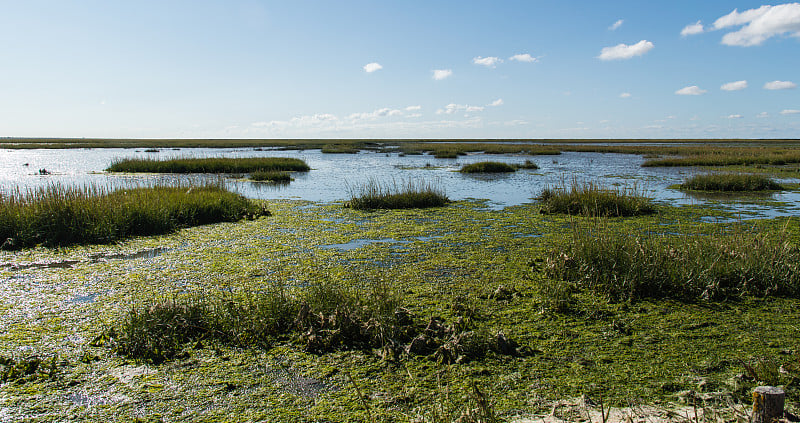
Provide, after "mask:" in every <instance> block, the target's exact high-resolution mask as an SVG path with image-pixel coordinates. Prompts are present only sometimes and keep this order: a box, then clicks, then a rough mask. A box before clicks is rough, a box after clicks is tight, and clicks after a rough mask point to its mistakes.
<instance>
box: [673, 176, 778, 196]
mask: <svg viewBox="0 0 800 423" xmlns="http://www.w3.org/2000/svg"><path fill="white" fill-rule="evenodd" d="M680 187H681V189H686V190H695V191H723V192H752V191H777V190H782V189H784V187H783V186H782V185H781V184H779V183H777V182H775V181H773V180H772V179H770V178H767V177H765V176H761V175H750V174H745V173H709V174H705V175H695V176H693V177H691V178H690V179H689V180H687V181H686V182H684V183H683V184H681V185H680Z"/></svg>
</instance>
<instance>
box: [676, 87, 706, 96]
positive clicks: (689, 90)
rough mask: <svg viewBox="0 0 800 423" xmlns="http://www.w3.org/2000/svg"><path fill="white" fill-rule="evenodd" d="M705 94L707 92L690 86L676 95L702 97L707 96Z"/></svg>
mask: <svg viewBox="0 0 800 423" xmlns="http://www.w3.org/2000/svg"><path fill="white" fill-rule="evenodd" d="M705 93H706V90H704V89H701V88H700V87H698V86H697V85H692V86H689V87H683V88H681V89H679V90H678V91H675V94H677V95H701V94H705Z"/></svg>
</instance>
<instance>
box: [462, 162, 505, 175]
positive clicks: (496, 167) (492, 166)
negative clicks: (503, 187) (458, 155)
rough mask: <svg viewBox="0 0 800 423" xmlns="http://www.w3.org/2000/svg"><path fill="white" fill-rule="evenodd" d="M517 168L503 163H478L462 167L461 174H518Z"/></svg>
mask: <svg viewBox="0 0 800 423" xmlns="http://www.w3.org/2000/svg"><path fill="white" fill-rule="evenodd" d="M516 170H517V169H516V168H515V167H514V166H512V165H510V164H508V163H503V162H476V163H470V164H466V165H464V166H462V167H461V169H460V170H459V172H461V173H511V172H516Z"/></svg>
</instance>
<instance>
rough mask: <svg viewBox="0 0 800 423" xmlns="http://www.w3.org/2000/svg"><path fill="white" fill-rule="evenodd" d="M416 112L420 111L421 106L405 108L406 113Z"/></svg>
mask: <svg viewBox="0 0 800 423" xmlns="http://www.w3.org/2000/svg"><path fill="white" fill-rule="evenodd" d="M418 110H422V106H408V107H406V111H407V112H416V111H418Z"/></svg>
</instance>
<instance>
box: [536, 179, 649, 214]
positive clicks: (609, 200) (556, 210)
mask: <svg viewBox="0 0 800 423" xmlns="http://www.w3.org/2000/svg"><path fill="white" fill-rule="evenodd" d="M538 198H539V202H540V207H541V208H540V211H541V213H543V214H567V215H578V216H589V217H627V216H641V215H647V214H652V213H655V211H656V208H655V206H654V205H653V203H652V200H650V199H649V198H647V197H645V196H644V195H643V194H642V193H641V192H639V190H638V189H637V187H635V186H634V187H631V188H624V187H620V188H607V187H604V186H602V185H599V184H597V183H594V182H578V181H576V180H573V181H572V182H571V183H570V185H569V186H567V184H566V183H562V184H561V186H557V187H546V188H545V189H543V190H542V192H541V193H540V194H539V197H538Z"/></svg>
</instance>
